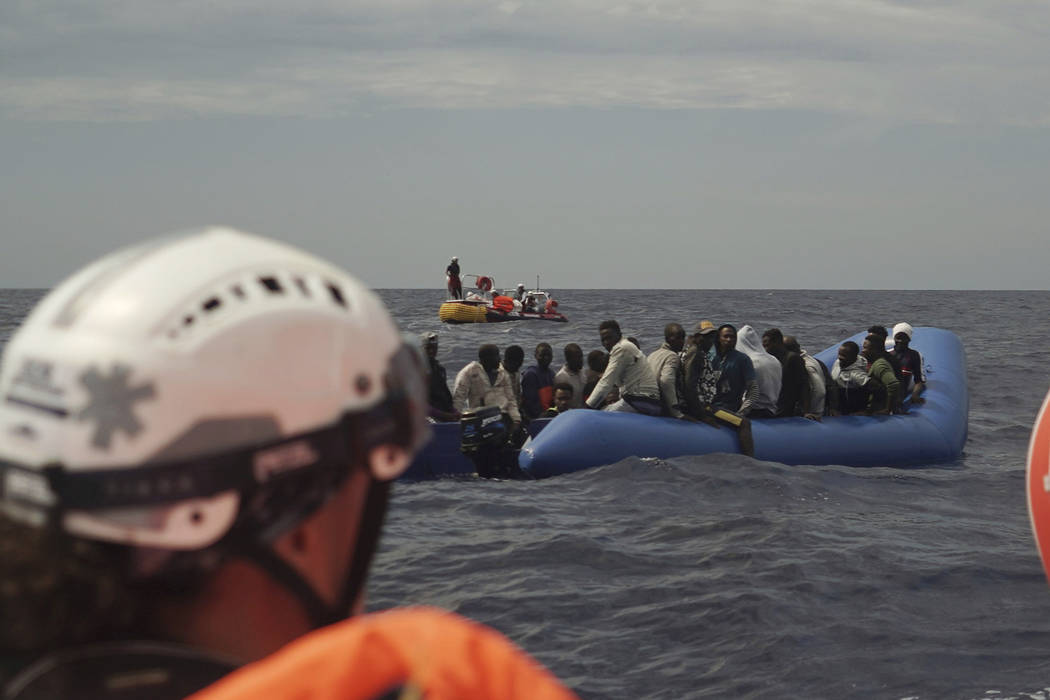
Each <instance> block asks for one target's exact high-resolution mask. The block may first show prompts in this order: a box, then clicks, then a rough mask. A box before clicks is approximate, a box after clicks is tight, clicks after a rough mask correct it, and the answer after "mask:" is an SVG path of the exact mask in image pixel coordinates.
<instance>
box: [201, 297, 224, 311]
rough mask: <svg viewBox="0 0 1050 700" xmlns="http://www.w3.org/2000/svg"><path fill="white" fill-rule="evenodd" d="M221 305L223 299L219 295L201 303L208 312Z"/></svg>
mask: <svg viewBox="0 0 1050 700" xmlns="http://www.w3.org/2000/svg"><path fill="white" fill-rule="evenodd" d="M220 306H222V299H220V298H219V297H212V298H211V299H208V301H206V302H204V303H203V304H201V308H202V309H204V311H206V312H207V311H214V310H215V309H217V308H219V307H220Z"/></svg>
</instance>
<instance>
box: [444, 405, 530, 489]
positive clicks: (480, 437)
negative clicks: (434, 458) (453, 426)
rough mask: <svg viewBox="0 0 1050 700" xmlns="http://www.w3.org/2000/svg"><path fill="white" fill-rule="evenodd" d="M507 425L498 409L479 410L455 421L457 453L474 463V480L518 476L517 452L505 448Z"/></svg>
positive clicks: (497, 407) (509, 447)
mask: <svg viewBox="0 0 1050 700" xmlns="http://www.w3.org/2000/svg"><path fill="white" fill-rule="evenodd" d="M507 428H508V426H507V421H506V419H505V418H504V417H503V414H502V413H501V412H500V410H499V406H482V407H481V408H478V409H475V410H473V411H467V412H466V413H464V414H463V415H462V416H460V419H459V450H460V452H462V453H463V454H465V455H466V456H467V457H469V458H470V460H471V461H472V462H474V469H475V471H477V473H478V476H483V477H485V478H489V479H491V478H512V477H514V476H517V475H519V473H520V471H521V470H520V469H519V468H518V450H517V449H515V448H514V447H512V446H510V445H508V444H507V433H508V429H507Z"/></svg>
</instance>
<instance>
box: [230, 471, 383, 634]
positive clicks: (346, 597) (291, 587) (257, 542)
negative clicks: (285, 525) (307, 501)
mask: <svg viewBox="0 0 1050 700" xmlns="http://www.w3.org/2000/svg"><path fill="white" fill-rule="evenodd" d="M389 494H390V482H388V481H377V480H375V479H374V478H370V483H369V486H368V494H367V495H366V497H365V504H364V507H363V508H362V512H361V521H360V523H359V524H358V532H357V540H356V542H355V543H354V549H353V555H352V558H351V560H350V567H349V570H348V571H347V575H346V578H345V580H344V582H343V586H342V589H341V590H340V593H339V595H338V597H337V599H336V601H335V603H334V604H332V605H329V604H328V603H326V602H325V601H324V600H323V599H322V598H321V596H320V595H318V593H317V591H316V590H315V589H314V587H313V586H312V585H310V583H309V582H308V581H307V580H306V578H305V577H304V576H303V575H302V574H301V573H300V572H299V570H298V569H296V568H295V567H294V566H292V565H291V564H289V563H288V561H287V560H285V559H284V558H283V557H281V556H280V555H279V554H277V552H275V551H274V550H273V548H272V547H271V546H270V543H269V542H266V541H264V540H262V539H258V538H250V539H248V541H246V542H242V543H241V546H240V547H238V550H239V553H240V554H242V555H243V556H245V557H247V558H248V559H250V560H252V561H254V562H255V563H256V564H258V565H259V566H260V567H262V569H263V570H264V571H266V572H267V573H268V574H269V575H270V576H271V577H273V579H274V580H275V581H277V582H278V583H279V584H280V585H282V586H283V587H284V588H285V590H287V591H288V592H289V593H291V594H292V595H294V596H295V597H296V598H297V599H298V600H299V603H300V604H301V605H302V606H303V610H304V612H306V615H307V617H308V618H309V619H310V622H311V624H312V625H313V626H314V627H315V628H318V627H324V626H326V625H330V624H333V623H335V622H338V621H340V620H343V619H345V618H347V617H348V616H349V615H350V614H351V607H352V606H353V604H354V603H355V602H356V601H357V599H358V597H359V596H360V595H361V593H362V591H364V587H365V581H366V579H367V578H368V570H369V567H370V566H371V563H372V557H373V556H374V555H375V551H376V549H377V547H378V544H379V533H380V532H381V531H382V528H383V519H384V517H385V516H386V507H387V502H388V500H389Z"/></svg>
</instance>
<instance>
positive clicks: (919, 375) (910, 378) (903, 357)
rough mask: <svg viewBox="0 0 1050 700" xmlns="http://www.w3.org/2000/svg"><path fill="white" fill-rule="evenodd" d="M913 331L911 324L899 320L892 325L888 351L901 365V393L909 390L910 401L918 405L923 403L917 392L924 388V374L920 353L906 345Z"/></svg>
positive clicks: (909, 341)
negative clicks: (891, 342)
mask: <svg viewBox="0 0 1050 700" xmlns="http://www.w3.org/2000/svg"><path fill="white" fill-rule="evenodd" d="M913 333H914V330H913V329H912V327H911V325H910V324H908V323H905V322H903V321H902V322H900V323H898V324H897V325H896V326H894V327H893V350H891V351H890V352H891V353H892V354H893V355H894V356H895V357H896V358H897V360H898V362H899V363H900V367H901V377H902V379H903V383H902V384H901V394H902V395H903V394H904V393H905V392H907V391H909V389H910V391H911V402H912V404H913V405H916V406H918V405H919V404H921V403H925V401H926V400H925V399H923V398H922V397H921V396H920V395H919V394H921V393H922V392H923V390H924V389H926V374H925V373H924V372H923V371H922V354H921V353H920V352H919V351H918V350H913V349H912V348H910V347H908V344H909V343H911V336H912V334H913Z"/></svg>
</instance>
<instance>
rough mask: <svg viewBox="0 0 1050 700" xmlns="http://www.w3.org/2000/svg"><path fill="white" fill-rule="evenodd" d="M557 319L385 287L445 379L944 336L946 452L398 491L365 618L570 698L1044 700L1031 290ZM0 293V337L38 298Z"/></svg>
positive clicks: (866, 295)
mask: <svg viewBox="0 0 1050 700" xmlns="http://www.w3.org/2000/svg"><path fill="white" fill-rule="evenodd" d="M552 291H554V293H555V295H556V297H557V298H558V300H559V302H560V304H561V306H560V310H561V311H563V312H564V313H565V314H566V315H567V316H568V317H569V319H570V322H569V323H567V324H553V323H540V322H533V323H531V324H530V323H521V324H494V325H471V326H442V324H440V323H439V322H438V320H437V308H438V305H439V304H440V302H441V301H442V299H443V296H444V294H443V290H436V289H435V290H383V291H381V292H380V293H381V295H382V297H383V298H384V299H385V300H386V302H387V304H388V305H389V307H390V308H391V310H392V312H393V314H394V316H395V317H396V318H397V320H398V322H399V323H400V325H401V327H402V329H403V330H404V331H405V332H407V333H410V334H412V335H418V334H420V333H422V332H425V331H430V330H436V331H438V333H439V336H440V353H439V359H440V361H441V362H442V363H443V364H444V365H445V367H446V368H447V369H448V373H449V376H450V377H452V376H454V374H455V372H456V371H457V370H458V369H459V368H460V367H462V366H463V365H464V364H466V363H467V362H468V361H470V360H472V359H474V357H475V356H476V351H477V347H478V345H480V344H482V343H490V342H491V343H496V344H498V345H500V346H501V347H505V346H507V345H510V344H519V345H521V346H523V347H524V348H525V349H526V356H527V358H529V359H528V360H527V362H526V365H527V364H529V363H530V362H531V355H532V349H533V348H534V346H535V344H536V343H538V342H540V341H547V342H550V343H551V344H552V345H553V346H554V347H555V365H556V366H560V364H561V359H562V358H561V347H562V346H563V345H564V344H565V343H567V342H577V343H579V344H580V345H581V346H582V347H583V349H584V351H585V352H587V351H589V350H592V349H595V348H598V347H600V346H599V342H598V324H599V323H600V322H601V321H602V320H604V319H606V318H615V319H617V320H619V321H620V324H621V326H622V327H623V330H624V332H625V334H626V335H633V336H635V337H637V338H638V339H639V341H640V342H641V346H642V349H643V350H644V351H646V352H649V351H652V350H654V349H655V348H656V347H657V346H658V345H659V344H660V342H662V332H663V326H664V325H665V324H666V323H667V322H670V321H678V322H680V323H682V324H683V325H686V326H687V327H689V326H691V325H692V324H694V323H695V322H696V321H698V320H700V319H702V318H707V319H711V320H712V321H714V322H715V323H716V324H719V323H723V322H729V323H734V324H736V325H738V326H739V325H742V324H744V323H749V324H751V325H752V326H754V327H755V328H757V329H758V330H760V331H761V330H764V329H765V328H768V327H772V326H777V327H779V328H781V329H782V330H783V331H784V332H785V333H790V334H793V335H795V336H796V337H798V339H799V341H800V342H801V344H802V346H803V347H805V348H806V349H808V350H809V351H810V352H815V351H819V350H822V349H824V348H826V347H828V346H830V345H833V344H835V343H837V342H838V341H839V340H841V339H842V338H844V337H846V336H849V335H852V334H854V333H856V332H858V331H861V330H863V329H865V328H867V327H868V326H870V325H872V324H875V323H880V324H883V325H886V326H892V325H893V324H894V323H896V322H898V321H908V322H910V323H911V324H912V325H914V326H939V327H942V328H947V329H949V330H952V331H954V332H955V333H957V334H958V335H959V336H960V337H961V338H962V340H963V342H964V344H965V346H966V351H967V364H968V376H969V383H970V428H969V441H968V442H967V445H966V449H965V452H964V454H963V457H962V458H961V459H960V460H959V461H957V462H953V463H949V464H935V465H926V466H922V467H918V468H914V467H913V468H908V469H891V468H849V467H835V466H824V467H788V466H784V465H780V464H775V463H770V462H760V461H755V460H752V459H748V458H746V457H742V456H738V455H710V456H705V457H688V458H679V459H671V460H666V461H654V460H642V459H628V460H624V461H622V462H619V463H616V464H610V465H607V466H604V467H600V468H597V469H592V470H588V471H585V472H581V473H577V474H573V475H569V476H562V477H557V478H552V479H546V480H542V481H487V480H481V479H455V480H444V481H434V482H421V483H403V484H398V485H397V487H396V489H395V495H394V499H393V503H392V508H391V511H390V513H389V516H388V522H387V527H386V530H385V536H384V539H383V542H382V545H381V551H380V553H379V556H378V559H377V562H376V566H375V569H374V572H373V576H372V579H371V585H370V598H369V608H370V609H382V608H386V607H390V606H394V605H402V604H406V603H426V604H430V605H437V606H441V607H444V608H448V609H451V610H454V611H456V612H459V613H461V614H463V615H466V616H468V617H471V618H474V619H476V620H479V621H481V622H484V623H486V624H488V625H490V626H492V627H495V628H497V629H498V630H500V631H502V632H503V633H504V634H506V635H507V636H509V637H510V638H511V639H512V640H514V641H515V642H516V643H517V644H518V645H520V646H521V647H523V648H524V649H526V650H527V651H528V652H529V653H531V654H532V655H533V656H535V657H536V658H537V659H539V660H540V661H541V662H542V663H544V664H545V665H546V666H548V667H549V668H550V669H552V670H553V671H554V673H555V674H557V675H558V676H559V677H560V678H561V679H563V680H564V681H565V682H566V683H567V684H568V685H570V686H571V687H572V688H574V689H575V690H576V691H577V692H578V693H579V694H580V695H581V696H582V697H584V698H763V699H765V698H893V699H899V698H914V699H920V698H921V699H923V700H926V699H932V698H956V699H971V698H995V699H996V700H1002V699H1005V698H1039V699H1042V700H1047V699H1048V698H1050V586H1048V585H1047V581H1046V578H1045V576H1044V574H1043V571H1042V568H1041V566H1040V562H1039V557H1038V554H1037V552H1036V548H1035V544H1034V542H1033V539H1032V534H1031V530H1030V527H1029V524H1028V515H1027V511H1026V506H1025V489H1024V466H1025V452H1026V449H1027V441H1028V436H1029V431H1030V429H1031V426H1032V422H1033V421H1034V419H1035V415H1036V412H1037V410H1038V407H1039V405H1040V403H1041V401H1042V399H1043V397H1044V395H1045V394H1046V391H1047V388H1048V386H1050V363H1048V362H1047V360H1046V356H1045V354H1044V353H1043V351H1042V345H1041V343H1042V341H1043V340H1044V339H1046V338H1047V337H1050V313H1048V311H1050V292H987V291H967V292H955V291H933V292H928V291H927V292H924V291H877V292H872V291H823V290H822V291H805V290H792V291H769V290H728V291H722V290H669V291H668V290H613V289H592V290H552ZM40 295H41V292H39V291H11V290H8V291H3V292H0V342H2V341H3V340H6V338H7V337H8V336H9V335H10V333H11V332H12V330H13V328H14V327H15V326H16V325H17V323H18V322H19V320H20V319H21V318H22V317H23V316H24V314H25V313H26V312H27V311H28V309H29V308H30V307H31V305H32V304H33V303H34V302H35V301H36V300H37V299H38V298H39V297H40Z"/></svg>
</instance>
